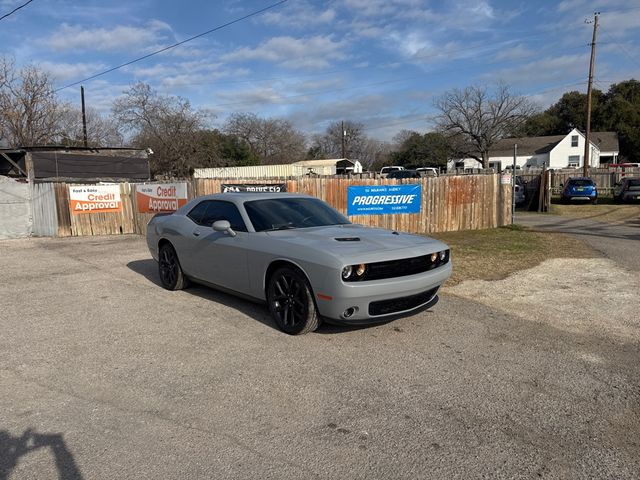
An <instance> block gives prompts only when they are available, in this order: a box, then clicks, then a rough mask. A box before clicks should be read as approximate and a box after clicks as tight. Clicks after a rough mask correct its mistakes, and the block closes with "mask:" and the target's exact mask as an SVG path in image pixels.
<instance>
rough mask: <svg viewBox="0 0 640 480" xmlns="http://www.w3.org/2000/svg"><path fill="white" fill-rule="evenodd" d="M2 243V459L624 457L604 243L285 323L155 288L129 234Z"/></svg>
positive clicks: (632, 320)
mask: <svg viewBox="0 0 640 480" xmlns="http://www.w3.org/2000/svg"><path fill="white" fill-rule="evenodd" d="M0 251H1V252H2V255H1V256H0V271H2V272H3V281H2V283H1V284H0V331H1V332H2V335H0V479H5V478H11V479H18V478H55V476H56V474H57V475H59V477H60V478H67V479H79V478H87V479H89V478H90V479H102V478H104V479H111V478H136V479H145V478H149V479H152V478H154V479H155V478H163V479H172V478H176V479H195V478H216V479H255V478H261V479H266V478H273V479H287V478H291V479H301V478H327V479H334V478H349V479H352V478H354V479H365V478H366V479H372V478H406V479H416V478H433V479H442V478H464V479H467V478H483V477H484V478H532V477H535V478H537V477H543V478H616V479H619V478H629V479H631V478H637V472H638V471H640V446H639V441H638V438H640V408H639V403H638V399H639V398H640V380H639V379H640V375H638V373H639V372H638V370H639V367H638V365H640V353H639V352H640V349H639V348H638V346H639V345H638V325H637V318H636V317H637V316H636V317H634V314H635V313H634V309H630V308H629V306H628V305H629V302H632V301H633V300H634V298H637V292H638V283H637V278H636V277H637V275H635V276H634V275H633V274H631V273H629V271H627V270H625V269H623V268H622V267H620V266H619V265H618V264H617V263H616V262H614V261H612V260H607V259H597V260H596V261H593V260H584V261H576V260H571V261H567V260H562V259H561V260H555V261H552V262H551V263H544V264H542V265H541V266H539V267H536V268H534V269H532V270H529V271H526V272H521V273H518V274H517V275H515V276H513V277H510V278H509V279H506V280H503V281H499V282H471V283H462V284H460V285H458V286H456V287H454V288H449V289H447V291H446V292H445V293H444V294H443V295H442V298H441V301H440V303H439V304H438V305H436V306H435V307H434V308H433V310H432V311H426V312H421V313H418V314H416V315H414V316H412V317H409V318H405V319H401V320H397V321H395V322H393V323H389V324H386V325H381V326H377V327H372V328H359V329H345V328H334V327H330V326H324V327H322V328H321V329H320V330H319V331H318V332H317V333H314V334H309V335H305V336H302V337H289V336H286V335H284V334H282V333H280V332H279V331H278V330H276V329H275V328H274V327H273V325H272V323H271V321H270V319H269V317H268V315H267V312H266V309H265V308H264V307H263V306H261V305H256V304H252V303H248V302H246V301H243V300H238V299H235V298H233V297H230V296H227V295H224V294H221V293H217V292H215V291H213V290H210V289H206V288H203V287H195V288H192V289H189V290H186V291H181V292H167V291H165V290H162V289H161V288H160V287H159V286H158V285H157V280H156V267H155V264H154V262H153V261H152V260H150V258H149V254H148V252H147V251H146V247H145V245H144V241H143V240H142V239H141V238H139V237H134V236H124V237H101V238H100V237H95V238H73V239H26V240H15V241H3V242H0ZM454 265H455V264H454ZM634 292H635V293H636V297H633V296H632V294H633V293H634ZM636 305H637V302H636ZM576 318H577V319H576Z"/></svg>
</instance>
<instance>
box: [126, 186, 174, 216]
mask: <svg viewBox="0 0 640 480" xmlns="http://www.w3.org/2000/svg"><path fill="white" fill-rule="evenodd" d="M136 203H137V205H138V212H140V213H161V212H175V211H176V210H177V209H179V208H180V207H181V206H183V205H184V204H185V203H187V184H186V183H150V184H146V185H136Z"/></svg>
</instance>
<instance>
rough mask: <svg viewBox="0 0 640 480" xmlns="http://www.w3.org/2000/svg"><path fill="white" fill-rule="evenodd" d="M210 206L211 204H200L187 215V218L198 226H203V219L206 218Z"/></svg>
mask: <svg viewBox="0 0 640 480" xmlns="http://www.w3.org/2000/svg"><path fill="white" fill-rule="evenodd" d="M208 205H209V202H200V203H199V204H197V205H196V206H195V207H193V208H192V209H191V211H190V212H189V213H187V217H189V218H190V219H191V220H193V221H194V222H196V223H197V224H198V225H202V219H203V218H204V214H205V212H206V211H207V206H208Z"/></svg>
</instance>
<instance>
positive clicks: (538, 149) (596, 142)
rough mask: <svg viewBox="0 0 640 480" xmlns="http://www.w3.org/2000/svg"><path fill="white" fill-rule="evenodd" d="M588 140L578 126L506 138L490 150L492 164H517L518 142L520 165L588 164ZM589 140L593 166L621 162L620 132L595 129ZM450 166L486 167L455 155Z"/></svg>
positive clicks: (564, 166) (497, 168) (501, 166)
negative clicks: (566, 130) (562, 132)
mask: <svg viewBox="0 0 640 480" xmlns="http://www.w3.org/2000/svg"><path fill="white" fill-rule="evenodd" d="M584 143H585V137H584V134H583V133H582V132H581V131H580V130H578V129H577V128H574V129H573V130H571V131H570V132H569V133H568V134H566V135H550V136H546V137H522V138H505V139H502V140H499V141H498V142H496V144H495V145H494V146H493V147H492V149H491V151H490V152H489V167H491V168H495V169H496V170H498V171H500V170H504V169H505V168H508V167H510V166H511V165H513V149H514V145H517V146H518V147H517V148H518V149H517V156H516V166H517V167H521V168H525V167H542V166H543V165H546V167H547V168H551V169H560V168H580V167H582V166H583V164H584ZM589 143H590V144H591V151H590V153H589V164H590V165H591V166H592V167H599V166H600V165H601V164H605V163H617V160H618V153H619V148H620V147H619V146H618V134H617V133H615V132H591V134H590V138H589ZM447 168H448V169H457V168H465V169H466V168H482V163H481V162H479V161H478V160H476V159H475V158H464V159H454V160H450V161H449V163H448V165H447Z"/></svg>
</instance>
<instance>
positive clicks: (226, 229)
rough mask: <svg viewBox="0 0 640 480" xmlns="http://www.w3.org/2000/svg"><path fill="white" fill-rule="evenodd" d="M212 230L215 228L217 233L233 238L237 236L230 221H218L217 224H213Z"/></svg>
mask: <svg viewBox="0 0 640 480" xmlns="http://www.w3.org/2000/svg"><path fill="white" fill-rule="evenodd" d="M211 228H213V229H214V230H215V231H216V232H223V233H225V234H227V235H229V236H231V237H235V236H236V232H234V231H233V229H232V228H231V224H230V223H229V221H228V220H218V221H217V222H213V225H211Z"/></svg>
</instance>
